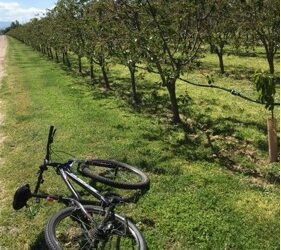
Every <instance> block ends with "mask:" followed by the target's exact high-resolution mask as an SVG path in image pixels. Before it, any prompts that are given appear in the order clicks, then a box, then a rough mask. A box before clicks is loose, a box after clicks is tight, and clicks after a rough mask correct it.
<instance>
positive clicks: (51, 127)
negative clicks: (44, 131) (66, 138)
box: [45, 125, 56, 161]
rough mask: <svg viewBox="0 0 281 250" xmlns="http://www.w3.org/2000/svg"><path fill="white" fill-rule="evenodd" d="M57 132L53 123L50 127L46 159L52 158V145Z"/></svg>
mask: <svg viewBox="0 0 281 250" xmlns="http://www.w3.org/2000/svg"><path fill="white" fill-rule="evenodd" d="M55 132H56V130H55V127H54V126H53V125H51V126H50V129H49V135H48V142H47V148H46V157H45V159H46V160H47V161H49V160H50V145H51V144H52V143H53V138H54V134H55Z"/></svg>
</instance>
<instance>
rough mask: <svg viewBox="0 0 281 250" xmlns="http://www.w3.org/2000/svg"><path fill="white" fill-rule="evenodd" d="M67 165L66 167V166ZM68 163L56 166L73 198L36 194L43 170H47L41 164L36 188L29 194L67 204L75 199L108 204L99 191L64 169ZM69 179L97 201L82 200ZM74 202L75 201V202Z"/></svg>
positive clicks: (80, 201) (41, 180)
mask: <svg viewBox="0 0 281 250" xmlns="http://www.w3.org/2000/svg"><path fill="white" fill-rule="evenodd" d="M66 166H67V167H66ZM69 167H70V166H69V165H65V164H62V165H61V166H58V173H59V175H60V176H61V178H62V179H63V181H64V183H65V184H66V186H67V187H68V189H69V191H70V192H71V194H72V195H73V196H74V198H69V197H63V196H57V195H50V194H38V191H39V188H40V185H41V184H42V183H43V172H44V171H45V170H47V167H46V166H41V167H40V170H39V176H38V179H37V183H36V188H35V191H34V193H32V194H31V195H32V196H33V197H35V198H40V199H52V200H57V201H59V202H63V203H65V204H67V205H69V203H70V202H73V201H76V202H78V203H80V204H89V205H102V206H104V207H108V206H109V205H110V202H109V201H108V200H107V199H106V198H105V197H104V196H103V195H101V194H100V193H99V191H98V190H96V189H95V188H93V187H92V186H90V185H89V184H87V183H86V182H84V181H83V180H81V179H80V178H78V177H77V176H76V175H75V174H73V173H71V172H69V171H68V170H66V168H69ZM69 179H71V180H72V181H74V182H75V183H77V184H78V185H79V186H81V187H82V188H84V189H85V190H87V191H88V192H89V193H90V194H92V195H93V196H94V197H95V198H97V199H98V200H99V201H92V200H83V199H81V197H80V195H79V194H78V193H77V191H76V190H75V188H74V187H73V185H72V184H71V182H70V181H69ZM76 202H75V203H76Z"/></svg>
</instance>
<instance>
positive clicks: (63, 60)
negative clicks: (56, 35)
mask: <svg viewBox="0 0 281 250" xmlns="http://www.w3.org/2000/svg"><path fill="white" fill-rule="evenodd" d="M62 62H63V64H64V65H65V64H66V62H65V53H64V52H62Z"/></svg>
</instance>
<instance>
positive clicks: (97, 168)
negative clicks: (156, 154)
mask: <svg viewBox="0 0 281 250" xmlns="http://www.w3.org/2000/svg"><path fill="white" fill-rule="evenodd" d="M80 170H81V172H82V173H83V174H84V175H85V176H87V177H90V178H92V179H93V180H95V181H98V182H101V183H103V184H106V185H109V186H111V187H115V188H120V189H141V190H144V189H148V188H149V179H148V177H147V176H146V175H145V174H144V173H143V172H142V171H141V170H139V169H137V168H135V167H133V166H130V165H128V164H126V163H122V162H118V161H113V160H88V161H85V162H84V163H83V164H81V166H80Z"/></svg>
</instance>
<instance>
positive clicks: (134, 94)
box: [128, 65, 139, 105]
mask: <svg viewBox="0 0 281 250" xmlns="http://www.w3.org/2000/svg"><path fill="white" fill-rule="evenodd" d="M128 67H129V70H130V75H131V84H132V98H133V105H138V104H139V100H138V95H137V88H136V77H135V73H136V67H135V65H131V66H128Z"/></svg>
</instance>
